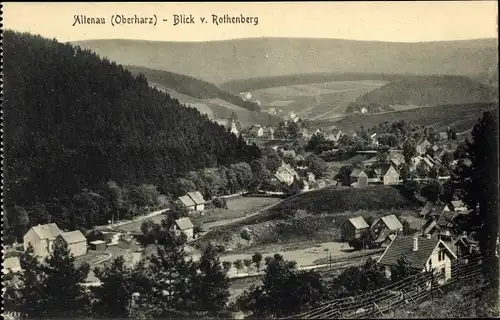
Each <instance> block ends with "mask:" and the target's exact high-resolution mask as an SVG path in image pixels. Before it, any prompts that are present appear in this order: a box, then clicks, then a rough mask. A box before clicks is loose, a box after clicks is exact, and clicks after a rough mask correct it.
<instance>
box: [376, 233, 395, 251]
mask: <svg viewBox="0 0 500 320" xmlns="http://www.w3.org/2000/svg"><path fill="white" fill-rule="evenodd" d="M372 236H373V238H374V240H373V243H374V244H375V247H378V248H380V247H385V246H388V245H389V244H390V243H391V242H392V240H394V238H396V235H395V234H394V233H391V232H390V231H389V230H382V231H381V232H380V233H379V234H378V235H376V234H374V233H372Z"/></svg>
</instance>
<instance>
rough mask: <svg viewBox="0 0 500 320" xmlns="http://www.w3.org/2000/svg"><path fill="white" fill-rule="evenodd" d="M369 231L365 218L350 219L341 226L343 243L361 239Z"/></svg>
mask: <svg viewBox="0 0 500 320" xmlns="http://www.w3.org/2000/svg"><path fill="white" fill-rule="evenodd" d="M369 229H370V226H369V225H368V223H367V222H366V220H365V219H364V218H363V217H361V216H359V217H354V218H350V219H348V220H347V221H346V222H344V224H342V226H341V237H342V241H350V240H352V239H359V238H361V236H362V235H363V234H364V233H365V232H367V231H368V230H369Z"/></svg>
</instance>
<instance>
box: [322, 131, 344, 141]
mask: <svg viewBox="0 0 500 320" xmlns="http://www.w3.org/2000/svg"><path fill="white" fill-rule="evenodd" d="M341 137H342V130H340V129H334V130H333V131H332V132H331V133H330V134H328V135H327V136H326V137H325V139H326V140H329V141H333V142H338V141H339V140H340V138H341Z"/></svg>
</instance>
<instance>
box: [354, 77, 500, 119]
mask: <svg viewBox="0 0 500 320" xmlns="http://www.w3.org/2000/svg"><path fill="white" fill-rule="evenodd" d="M495 99H496V93H495V92H494V90H493V89H492V88H491V87H488V86H486V85H484V84H482V83H479V82H477V81H474V80H472V79H470V78H468V77H464V76H429V77H409V78H407V79H404V80H399V81H393V82H390V83H388V84H386V85H384V86H382V87H380V88H378V89H375V90H373V91H371V92H368V93H366V94H364V95H362V96H360V97H359V98H357V99H356V100H355V101H354V102H353V103H352V104H351V105H350V107H349V108H350V109H351V111H354V109H356V108H358V109H359V108H360V107H363V106H370V105H373V104H378V105H383V106H394V105H396V106H398V105H416V106H435V105H446V104H463V103H479V102H491V101H494V100H495ZM348 111H349V110H348Z"/></svg>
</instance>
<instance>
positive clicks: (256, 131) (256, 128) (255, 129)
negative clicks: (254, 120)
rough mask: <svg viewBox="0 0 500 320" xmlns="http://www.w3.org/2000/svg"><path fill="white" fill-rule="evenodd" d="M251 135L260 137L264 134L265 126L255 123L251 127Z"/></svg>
mask: <svg viewBox="0 0 500 320" xmlns="http://www.w3.org/2000/svg"><path fill="white" fill-rule="evenodd" d="M250 135H252V136H254V137H257V138H260V137H262V136H263V135H264V128H262V126H260V125H253V126H251V127H250Z"/></svg>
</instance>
